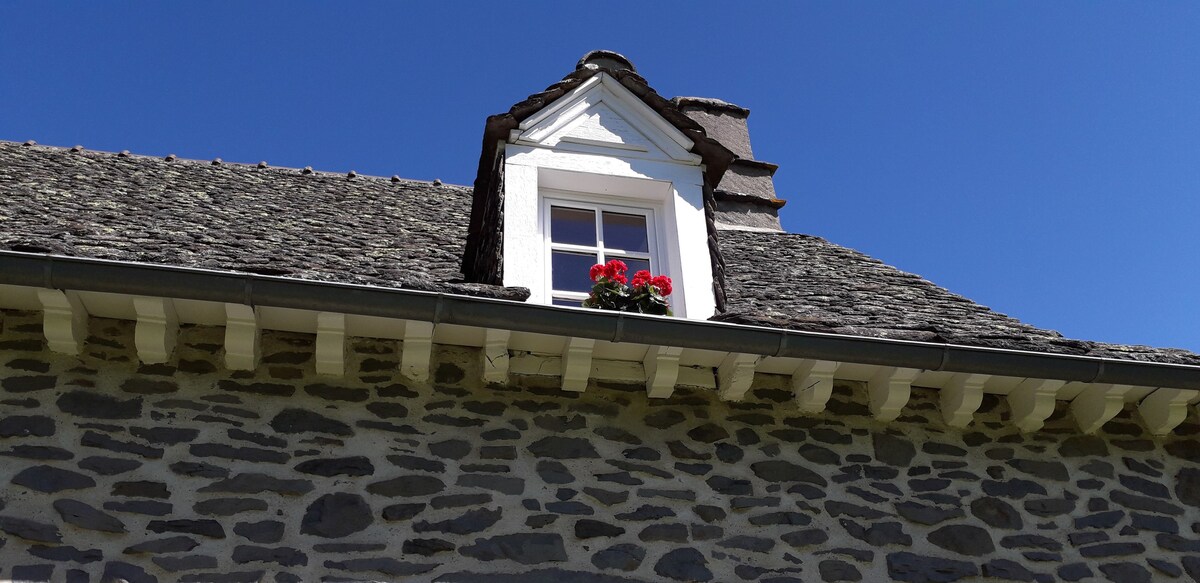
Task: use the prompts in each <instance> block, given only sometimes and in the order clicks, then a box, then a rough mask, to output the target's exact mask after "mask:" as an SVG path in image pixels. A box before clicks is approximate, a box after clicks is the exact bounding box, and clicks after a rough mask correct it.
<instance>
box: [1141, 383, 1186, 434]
mask: <svg viewBox="0 0 1200 583" xmlns="http://www.w3.org/2000/svg"><path fill="white" fill-rule="evenodd" d="M1198 393H1200V391H1193V390H1189V389H1167V388H1160V389H1158V390H1156V391H1154V392H1153V393H1150V394H1149V395H1148V396H1146V398H1145V399H1142V402H1141V403H1140V404H1138V416H1139V417H1141V419H1142V424H1143V425H1145V426H1146V429H1147V430H1148V431H1149V432H1150V433H1153V434H1154V435H1166V434H1168V433H1170V432H1171V431H1172V430H1174V429H1175V428H1176V427H1178V426H1179V424H1180V423H1183V420H1184V419H1187V406H1188V402H1189V401H1191V400H1192V399H1194V398H1196V395H1197V394H1198Z"/></svg>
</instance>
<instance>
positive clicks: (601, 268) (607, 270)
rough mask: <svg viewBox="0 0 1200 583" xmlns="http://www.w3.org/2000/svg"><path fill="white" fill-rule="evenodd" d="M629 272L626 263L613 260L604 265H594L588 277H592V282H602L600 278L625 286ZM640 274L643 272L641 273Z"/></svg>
mask: <svg viewBox="0 0 1200 583" xmlns="http://www.w3.org/2000/svg"><path fill="white" fill-rule="evenodd" d="M628 270H629V266H627V265H625V262H624V261H621V260H619V259H613V260H610V261H609V262H608V263H605V264H604V265H600V264H599V263H597V264H595V265H593V266H592V268H591V269H590V270H589V271H588V275H589V276H591V278H592V281H600V278H601V277H604V278H607V279H608V280H609V281H615V282H617V283H620V284H624V283H625V282H626V279H625V272H626V271H628ZM638 273H641V272H640V271H639V272H638Z"/></svg>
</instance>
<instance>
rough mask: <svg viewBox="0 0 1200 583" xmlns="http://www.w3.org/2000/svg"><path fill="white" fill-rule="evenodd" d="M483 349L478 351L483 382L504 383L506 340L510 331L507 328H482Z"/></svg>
mask: <svg viewBox="0 0 1200 583" xmlns="http://www.w3.org/2000/svg"><path fill="white" fill-rule="evenodd" d="M483 334H484V339H483V350H481V351H480V357H481V358H482V359H483V362H482V363H481V364H482V367H481V368H482V369H483V382H485V383H504V382H507V381H508V368H509V361H510V358H509V355H508V340H509V338H510V337H511V336H512V332H510V331H508V330H498V329H495V328H488V329H487V330H484V333H483Z"/></svg>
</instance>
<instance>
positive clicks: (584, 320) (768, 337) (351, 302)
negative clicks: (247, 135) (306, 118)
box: [0, 251, 1200, 390]
mask: <svg viewBox="0 0 1200 583" xmlns="http://www.w3.org/2000/svg"><path fill="white" fill-rule="evenodd" d="M0 284H10V285H21V286H30V287H40V288H52V289H62V290H77V291H94V292H108V293H121V294H131V295H145V296H157V297H168V298H180V299H192V300H206V301H213V302H228V303H237V304H246V305H254V306H259V305H261V306H275V307H283V308H295V309H301V310H314V311H324V312H339V313H345V314H360V315H367V316H379V317H385V318H399V319H405V320H420V321H426V322H434V323H444V324H459V325H463V326H474V327H481V328H497V329H506V330H513V331H520V332H535V333H540V334H552V335H557V336H570V337H580V338H593V339H597V340H609V341H613V342H633V343H639V344H649V345H660V346H677V347H683V348H697V349H706V350H716V351H722V352H743V353H751V354H761V355H767V356H781V357H793V358H811V359H820V360H832V361H839V362H852V363H861V364H873V365H879V366H897V367H906V368H918V369H924V370H930V371H948V372H962V373H975V374H988V375H1000V376H1011V377H1025V378H1041V379H1056V380H1064V381H1079V382H1085V383H1112V384H1121V385H1137V386H1145V387H1171V388H1180V389H1198V390H1200V366H1192V365H1181V364H1167V363H1150V362H1138V361H1131V360H1117V359H1111V358H1100V357H1089V356H1072V355H1061V354H1049V353H1041V352H1030V351H1021V350H1008V349H997V348H981V347H975V346H963V345H955V344H937V343H931V342H914V341H908V340H890V339H884V338H870V337H863V336H848V335H839V334H827V333H821V332H804V331H796V330H783V329H778V328H766V327H757V326H746V325H741V324H728V323H724V322H710V321H696V320H684V319H679V318H669V317H663V316H645V315H640V314H627V313H620V312H617V313H614V312H603V311H599V310H585V309H582V308H562V307H555V306H543V305H535V304H527V303H521V302H514V301H508V300H497V299H491V298H476V297H470V296H463V295H456V294H445V293H435V292H426V291H418V290H407V289H395V288H383V287H375V286H366V285H354V284H343V283H330V282H322V281H310V280H302V279H295V278H286V277H275V276H265V275H255V274H247V273H236V272H229V271H215V270H207V269H196V268H186V267H171V266H165V265H153V264H144V263H133V262H124V261H110V260H103V259H87V258H78V257H64V256H58V255H48V254H38V253H22V252H17V251H0Z"/></svg>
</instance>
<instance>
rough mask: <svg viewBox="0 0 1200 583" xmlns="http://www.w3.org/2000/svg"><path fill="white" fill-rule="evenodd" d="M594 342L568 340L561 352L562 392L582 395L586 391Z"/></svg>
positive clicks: (583, 339)
mask: <svg viewBox="0 0 1200 583" xmlns="http://www.w3.org/2000/svg"><path fill="white" fill-rule="evenodd" d="M595 347H596V341H595V340H593V339H591V338H568V339H567V340H566V342H564V343H563V350H562V390H564V391H571V392H573V393H582V392H584V391H585V390H587V384H588V378H590V377H591V375H592V350H593V349H594V348H595Z"/></svg>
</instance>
